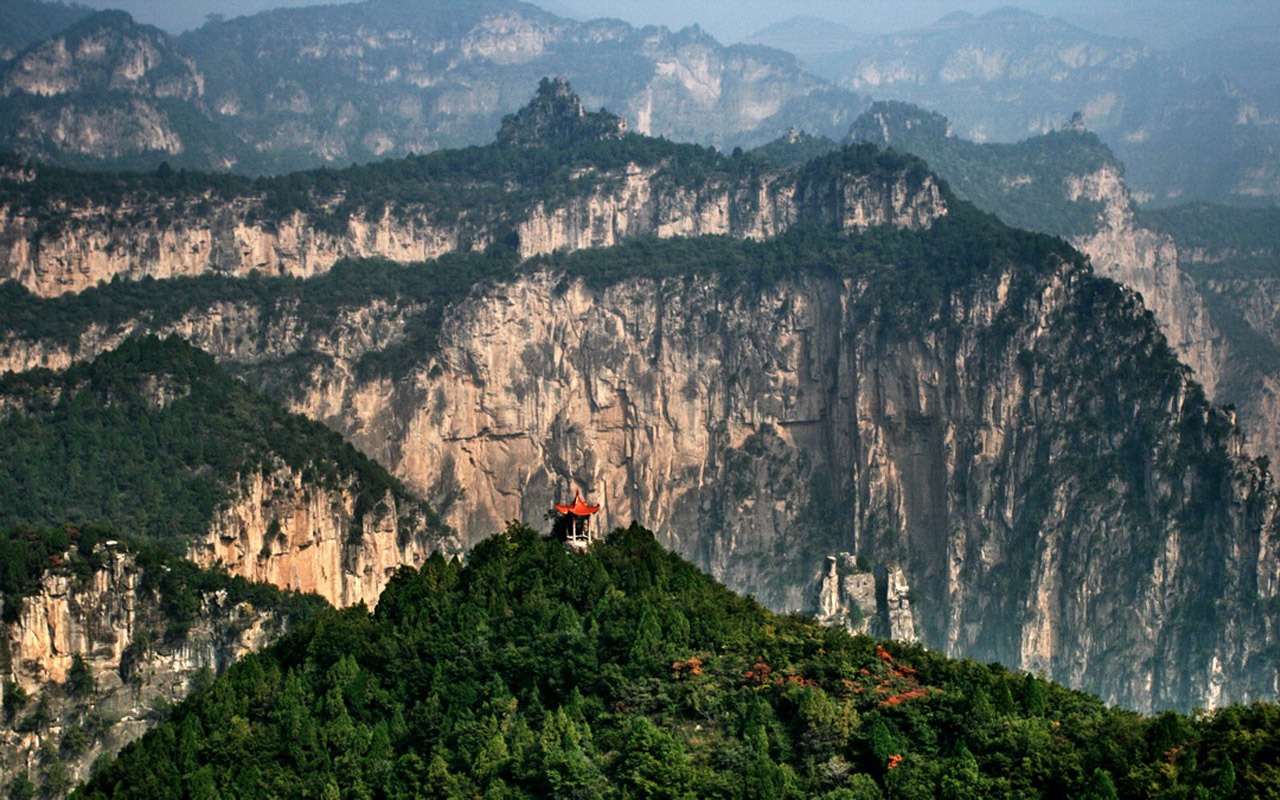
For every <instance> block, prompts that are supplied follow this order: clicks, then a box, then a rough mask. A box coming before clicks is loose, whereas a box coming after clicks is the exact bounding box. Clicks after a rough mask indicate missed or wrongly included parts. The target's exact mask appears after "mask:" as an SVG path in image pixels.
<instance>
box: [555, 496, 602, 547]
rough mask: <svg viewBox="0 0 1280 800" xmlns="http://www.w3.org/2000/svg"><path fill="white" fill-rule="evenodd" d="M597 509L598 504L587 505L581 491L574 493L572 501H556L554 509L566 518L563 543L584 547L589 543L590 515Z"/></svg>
mask: <svg viewBox="0 0 1280 800" xmlns="http://www.w3.org/2000/svg"><path fill="white" fill-rule="evenodd" d="M599 510H600V506H599V505H594V506H592V505H587V501H585V500H583V499H582V492H577V493H575V495H574V498H573V502H572V503H571V504H569V505H562V504H560V503H556V511H559V512H560V513H561V514H564V515H565V516H566V517H567V518H568V519H567V522H568V528H567V530H566V531H565V540H564V542H565V544H567V545H569V546H570V547H586V546H587V545H589V544H591V539H592V530H591V515H592V514H595V513H596V512H597V511H599Z"/></svg>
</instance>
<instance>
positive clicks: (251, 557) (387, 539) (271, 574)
mask: <svg viewBox="0 0 1280 800" xmlns="http://www.w3.org/2000/svg"><path fill="white" fill-rule="evenodd" d="M239 495H240V496H239V499H238V500H237V501H236V502H235V503H233V504H231V505H229V506H228V507H226V508H223V509H221V510H220V511H219V512H218V514H217V517H216V519H215V520H214V522H213V525H212V526H211V527H210V530H209V532H208V534H207V535H206V536H205V537H204V538H203V539H202V540H200V541H197V542H196V543H194V544H193V545H192V546H191V548H190V549H189V551H188V557H189V558H191V560H192V561H194V562H196V563H197V564H199V565H201V566H206V567H211V566H215V565H220V566H222V567H224V568H226V570H227V571H228V572H230V573H231V574H233V575H239V576H241V577H244V578H246V579H248V580H250V581H254V582H256V583H269V584H272V585H274V586H278V587H280V588H281V589H290V590H294V591H299V592H309V593H314V594H318V595H320V596H321V597H323V598H324V599H326V600H328V601H329V602H330V603H332V604H333V605H335V606H338V607H345V606H351V605H356V604H357V603H364V604H365V605H366V606H367V607H368V608H371V609H372V608H374V607H375V606H377V604H378V598H379V596H381V594H382V590H383V588H385V587H386V585H387V581H388V580H389V579H390V578H391V574H392V573H393V572H395V570H396V569H397V568H399V567H401V566H414V567H417V566H421V565H422V563H423V562H424V561H425V560H426V558H427V556H429V555H430V554H431V553H432V552H435V550H437V549H439V546H440V543H439V542H437V541H435V540H428V539H427V538H425V537H422V536H410V535H409V534H407V533H406V532H405V531H403V530H402V529H401V525H400V516H401V512H399V511H398V509H397V507H396V501H395V498H394V497H392V496H391V495H390V494H389V493H388V495H387V496H386V498H385V499H383V500H382V501H381V502H380V503H379V504H378V506H377V507H376V508H375V509H373V510H372V511H371V512H367V513H365V514H364V515H363V516H360V515H359V514H358V512H357V503H356V498H355V497H354V496H353V494H352V492H351V491H350V490H325V489H320V488H317V487H316V486H314V485H308V484H307V483H306V482H305V481H304V480H303V477H302V475H301V474H299V473H297V472H294V471H292V470H289V469H288V468H285V467H283V466H282V465H281V466H278V467H277V468H276V469H275V470H274V471H272V472H271V473H269V474H266V475H263V474H261V473H254V474H251V475H248V476H242V478H241V485H240V491H239Z"/></svg>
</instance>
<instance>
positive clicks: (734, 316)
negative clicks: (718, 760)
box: [10, 264, 1280, 709]
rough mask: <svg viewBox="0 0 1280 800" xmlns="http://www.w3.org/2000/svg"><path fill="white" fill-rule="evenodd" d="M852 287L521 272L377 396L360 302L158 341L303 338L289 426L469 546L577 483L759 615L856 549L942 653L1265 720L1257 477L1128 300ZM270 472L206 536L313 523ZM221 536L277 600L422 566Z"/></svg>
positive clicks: (1265, 517) (380, 320) (1064, 281)
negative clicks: (296, 418)
mask: <svg viewBox="0 0 1280 800" xmlns="http://www.w3.org/2000/svg"><path fill="white" fill-rule="evenodd" d="M871 289H872V284H869V283H867V282H865V281H862V280H857V279H836V278H833V277H819V276H817V275H808V276H804V275H800V276H797V277H794V278H792V279H787V280H785V281H782V282H781V283H778V284H775V285H771V286H768V287H766V288H763V289H748V288H745V287H743V286H741V285H735V286H733V287H731V286H726V285H724V284H722V283H721V282H719V281H718V280H717V279H715V278H711V277H706V278H687V279H670V280H666V281H651V280H630V281H624V282H622V283H618V284H615V285H613V286H610V287H607V288H600V289H593V288H588V287H587V286H586V285H584V284H582V283H580V282H564V281H563V280H562V277H561V276H559V275H554V274H540V275H534V276H530V277H527V278H522V279H519V280H515V281H512V282H508V283H506V284H501V285H498V286H496V287H493V288H492V289H490V290H487V291H485V292H483V293H480V294H477V295H475V296H474V297H472V298H471V299H470V300H468V301H466V302H464V303H461V304H459V305H457V306H455V307H453V308H452V309H451V310H450V312H449V313H448V314H447V316H446V318H445V320H444V323H443V328H442V331H441V334H440V342H439V349H438V351H437V352H436V353H435V354H434V355H432V356H429V357H424V363H423V364H422V365H421V366H420V367H419V368H417V369H415V370H413V371H412V372H410V373H409V374H407V375H404V376H402V377H400V378H398V379H396V380H388V379H377V380H373V381H365V380H361V379H360V378H359V377H358V374H359V373H358V370H356V369H355V367H354V365H355V364H356V363H357V362H358V361H359V359H360V357H361V356H362V354H364V353H365V352H368V350H369V349H371V348H376V347H378V346H380V343H383V342H386V341H387V337H388V336H394V333H393V331H394V329H395V325H394V320H395V319H396V318H397V317H396V314H397V312H396V311H395V310H394V309H389V308H386V307H370V308H366V309H352V310H348V311H345V312H344V313H343V315H342V316H341V317H340V318H339V319H335V320H333V323H332V327H331V328H325V329H323V330H308V329H307V326H306V325H305V324H302V323H301V322H300V320H297V319H292V320H291V319H290V318H289V317H288V316H287V315H284V316H281V315H277V318H275V321H273V322H272V323H271V324H272V325H276V326H279V332H280V334H281V335H280V336H279V337H278V338H277V337H275V336H274V335H273V336H269V337H254V336H247V337H246V336H244V335H242V334H243V330H242V329H241V328H240V326H241V325H244V324H248V325H250V326H252V324H253V322H252V317H251V315H244V314H239V313H234V311H235V310H234V309H230V308H221V309H218V313H216V314H213V315H210V316H208V317H207V318H204V319H200V317H201V315H199V314H196V315H194V316H193V317H192V319H189V320H186V321H185V322H183V323H182V324H181V325H180V327H181V328H182V329H183V330H184V332H185V333H186V335H189V336H191V337H193V341H194V342H195V343H196V344H197V345H199V346H202V347H206V348H209V349H211V350H212V351H213V352H215V353H219V355H220V357H223V358H225V359H228V360H231V359H233V358H234V360H237V361H240V362H241V363H245V362H249V363H252V362H254V361H255V360H263V361H264V362H269V361H270V359H271V358H272V357H280V356H284V355H287V354H288V352H290V348H294V347H299V346H301V344H302V343H305V342H324V343H325V344H324V347H325V348H327V349H326V350H325V353H326V355H327V357H328V360H327V361H326V362H324V363H322V364H321V365H320V366H317V367H316V368H315V369H314V370H312V371H311V372H310V373H309V374H308V375H307V376H306V378H305V380H304V381H303V383H302V384H300V385H297V386H294V387H292V388H293V391H294V394H293V400H292V402H293V404H294V407H295V409H296V410H299V411H302V412H304V413H306V414H307V415H308V416H311V417H312V418H316V419H323V420H326V421H328V422H329V423H330V424H331V425H333V426H335V427H337V428H338V429H339V430H341V431H343V432H344V433H345V434H346V435H347V436H348V437H349V438H350V439H351V440H352V441H353V442H355V443H356V444H357V445H358V446H359V447H360V448H361V449H362V450H364V451H365V452H366V453H367V454H369V455H370V456H371V457H374V458H376V459H378V460H379V461H381V462H382V463H384V464H387V465H388V466H390V467H392V468H393V471H395V472H396V473H397V474H398V475H399V476H400V477H401V478H402V479H404V480H405V481H406V482H408V483H409V484H410V485H411V486H412V487H413V488H415V489H417V490H418V491H420V492H422V493H423V494H424V496H426V497H427V499H428V500H430V501H432V503H433V505H434V506H435V507H436V508H437V509H438V510H439V511H440V512H441V513H442V514H443V515H444V516H445V519H446V521H447V522H449V523H450V524H451V525H453V526H455V528H456V529H457V530H459V531H462V532H463V535H464V537H465V538H466V539H468V540H470V541H474V540H475V539H477V538H479V537H482V536H484V535H487V534H488V533H491V532H493V531H496V530H499V529H501V527H502V526H503V524H504V523H505V521H506V520H508V519H513V518H518V519H525V520H538V519H541V517H542V515H543V513H544V512H545V511H546V510H547V509H548V508H550V506H551V504H552V502H553V501H555V500H557V499H564V498H566V497H571V496H572V493H573V491H574V490H575V489H581V490H583V492H584V494H586V495H587V496H589V497H590V498H591V499H592V502H601V503H603V506H604V508H603V510H602V512H601V514H602V520H601V522H602V523H603V524H604V525H605V526H610V527H611V526H615V525H625V524H627V523H629V522H630V521H631V520H632V519H637V520H642V521H644V522H645V523H646V524H647V525H650V526H652V527H653V528H654V529H655V530H656V531H658V533H659V535H660V536H661V537H663V539H664V541H665V543H666V544H668V545H669V546H671V547H672V548H674V549H676V550H678V551H679V552H681V553H683V554H685V555H686V556H688V557H690V558H691V559H693V560H694V561H695V562H696V563H698V564H700V565H702V566H703V567H704V568H706V569H708V570H709V571H710V572H711V573H712V574H714V575H715V576H716V577H718V578H720V579H722V580H724V581H725V582H726V583H728V584H729V585H730V586H731V587H733V588H735V589H737V590H739V591H744V592H750V593H752V594H754V595H755V596H757V597H758V598H760V599H761V600H763V601H765V602H766V603H768V604H769V605H771V606H773V607H775V608H779V609H786V610H817V602H816V601H817V598H818V596H819V585H820V581H821V579H822V577H823V574H824V572H825V565H826V558H827V556H828V555H829V554H831V553H839V552H857V553H859V554H865V555H867V557H868V558H870V559H871V560H872V561H873V562H874V563H879V564H890V563H894V564H898V565H900V567H901V579H902V583H903V584H904V585H905V584H909V586H910V587H911V593H910V599H911V601H912V602H911V603H910V605H909V606H907V607H906V608H905V609H899V610H909V612H910V614H911V616H912V623H913V625H912V627H914V629H915V631H916V632H917V633H918V635H919V636H920V638H921V639H922V640H923V641H924V642H925V643H926V644H928V645H930V646H933V647H937V648H940V649H943V650H945V651H947V652H948V653H952V654H956V655H967V656H973V657H978V658H984V659H997V660H1001V661H1003V662H1005V663H1007V664H1010V665H1012V666H1014V667H1019V668H1025V669H1032V670H1042V671H1044V672H1045V673H1046V674H1048V675H1050V676H1052V677H1054V678H1057V679H1060V680H1063V681H1065V682H1067V683H1069V684H1071V685H1073V686H1079V687H1082V688H1087V689H1089V690H1091V691H1095V692H1098V693H1100V694H1102V695H1103V696H1104V697H1105V698H1107V699H1108V700H1111V701H1113V702H1119V703H1123V704H1125V705H1129V706H1133V707H1135V708H1142V709H1150V708H1160V707H1168V706H1177V707H1183V708H1190V707H1193V706H1196V705H1208V704H1216V703H1225V702H1232V701H1237V700H1249V699H1253V698H1258V697H1264V696H1274V694H1275V693H1276V691H1277V688H1280V687H1277V685H1276V681H1277V676H1276V669H1275V663H1276V659H1275V658H1274V655H1275V653H1276V652H1277V636H1276V631H1275V619H1274V613H1273V612H1272V611H1271V610H1270V609H1272V608H1274V603H1275V601H1274V598H1275V597H1276V595H1277V593H1278V592H1280V555H1278V554H1277V548H1278V547H1280V543H1278V542H1277V540H1276V538H1277V534H1276V526H1275V521H1274V516H1275V506H1274V500H1273V499H1272V494H1271V485H1270V480H1269V478H1268V477H1267V476H1266V474H1265V473H1264V472H1262V471H1260V470H1259V469H1258V467H1257V466H1255V465H1254V464H1253V463H1252V462H1250V461H1249V460H1248V458H1247V456H1246V454H1245V452H1244V450H1243V448H1242V443H1241V439H1240V435H1239V432H1238V430H1236V429H1235V428H1234V427H1233V420H1232V419H1231V418H1230V417H1229V416H1228V415H1226V414H1225V412H1221V411H1215V410H1213V409H1211V408H1210V407H1209V406H1208V404H1207V403H1206V402H1205V401H1204V399H1203V394H1202V391H1201V389H1200V387H1199V386H1198V385H1197V384H1194V383H1192V382H1191V380H1190V378H1189V376H1188V374H1186V372H1185V371H1184V370H1183V368H1181V367H1179V366H1178V365H1177V363H1176V361H1175V360H1174V358H1173V356H1172V354H1171V353H1169V352H1168V351H1167V350H1166V349H1165V348H1164V344H1163V339H1162V337H1160V336H1159V334H1158V332H1157V330H1156V328H1155V326H1154V325H1153V324H1152V322H1151V320H1150V318H1149V315H1148V312H1146V310H1145V309H1144V308H1143V306H1142V305H1141V303H1140V302H1139V301H1138V300H1137V299H1136V298H1135V297H1134V296H1133V295H1131V294H1126V293H1125V292H1123V291H1121V290H1120V289H1118V288H1116V287H1115V286H1114V285H1113V284H1110V283H1109V282H1105V281H1100V280H1098V279H1096V278H1094V277H1092V276H1090V275H1089V274H1088V273H1087V272H1086V271H1084V270H1083V269H1081V268H1078V267H1072V266H1067V265H1063V266H1061V267H1059V268H1057V269H1054V270H1048V271H1045V270H1039V271H1037V270H1034V269H1030V268H1028V267H1026V266H1021V265H1014V264H1010V265H1007V266H1006V267H1003V268H1001V269H998V270H995V271H993V272H992V273H991V274H989V275H987V276H986V277H984V278H982V279H980V280H977V281H976V282H974V283H973V284H972V285H969V286H967V287H966V288H965V289H963V290H960V291H957V292H956V293H953V294H952V295H949V296H946V297H943V298H942V299H941V301H940V303H941V305H938V306H937V307H935V308H933V310H932V311H925V312H921V313H922V316H920V318H919V319H915V320H914V321H911V322H909V323H906V322H904V321H903V320H902V319H901V318H900V317H898V316H895V314H893V313H888V314H886V313H885V309H884V308H882V307H881V306H880V305H879V301H878V300H877V298H876V296H875V294H874V293H873V292H872V291H871ZM310 324H314V323H310ZM21 351H22V348H21V347H18V346H17V343H15V347H14V349H12V350H11V354H10V357H11V358H16V359H21V358H28V359H29V358H32V357H34V356H32V355H30V354H29V355H26V356H23V355H22V352H21ZM33 352H34V351H33ZM50 355H51V351H47V350H46V351H43V357H49V356H50ZM68 357H69V356H68ZM254 480H256V479H254ZM273 480H274V481H276V484H275V486H280V487H283V488H284V493H283V495H282V497H283V498H287V499H285V500H284V501H283V502H282V504H281V505H279V506H277V507H275V508H274V509H273V510H270V511H267V510H265V509H266V506H264V505H263V503H264V500H265V498H266V497H267V496H268V495H269V494H270V495H274V494H275V487H269V485H268V484H267V483H264V484H263V485H262V486H257V487H255V486H248V487H247V488H246V497H253V498H257V499H253V500H246V505H247V508H246V509H245V510H242V511H236V512H234V513H233V514H231V515H230V516H229V517H228V519H232V520H237V519H244V520H252V523H251V524H248V525H247V528H246V529H253V530H258V531H264V532H265V531H266V530H267V529H268V528H269V527H270V524H271V520H272V519H283V518H288V517H289V516H290V514H293V513H300V514H302V516H303V517H307V516H308V515H314V514H317V513H318V512H317V511H316V510H315V507H316V503H317V502H319V503H321V504H322V505H323V504H325V503H328V504H333V503H335V502H338V501H337V500H336V499H334V498H329V499H328V500H324V501H315V500H307V499H305V498H301V497H297V496H295V495H291V494H290V492H291V491H292V489H291V487H292V486H294V484H292V483H291V479H288V480H286V479H283V478H280V477H277V478H274V479H273ZM309 503H310V505H308V504H309ZM268 505H270V504H269V503H268ZM338 505H341V503H338ZM289 509H293V510H289ZM236 515H240V516H236ZM339 516H340V515H339ZM236 524H237V523H230V524H229V526H228V530H230V531H231V534H230V535H229V536H228V537H227V539H226V540H225V541H226V542H227V543H228V544H227V547H226V552H225V553H224V555H223V556H222V558H223V559H224V560H226V561H229V562H233V563H237V564H240V565H241V566H238V567H235V568H236V569H240V570H246V571H247V572H246V574H253V575H256V576H260V577H267V578H268V579H271V580H276V581H281V580H284V581H288V580H289V575H291V574H293V575H302V574H308V575H313V576H321V575H323V576H324V577H323V580H320V581H319V582H320V583H321V584H323V585H326V586H328V587H329V588H328V589H327V590H326V591H328V592H330V593H331V599H334V600H335V602H349V601H350V602H354V601H355V600H356V599H357V595H359V594H360V593H362V592H366V591H368V587H371V586H372V585H373V583H372V582H371V581H372V580H373V579H371V578H367V577H365V576H369V575H374V576H376V574H377V572H378V571H379V570H380V569H381V570H385V569H386V568H388V567H389V566H390V564H391V562H393V561H396V560H397V559H414V558H417V557H419V555H420V554H419V553H418V552H417V551H413V550H408V549H404V548H401V549H400V550H399V552H397V551H396V548H394V547H389V546H388V547H385V548H384V547H382V546H379V547H378V548H375V549H376V550H377V553H376V554H374V555H367V556H366V555H360V556H358V557H356V558H355V560H354V562H349V561H347V560H344V559H347V558H351V557H350V556H343V557H341V558H339V559H338V561H339V562H340V564H337V565H333V566H328V567H324V568H320V567H317V566H314V565H313V562H311V561H307V559H310V558H311V557H312V556H311V553H312V552H314V553H319V552H322V551H324V550H325V548H328V549H329V550H330V551H332V552H335V553H336V552H337V548H336V547H335V546H333V545H330V544H312V543H315V542H319V541H321V540H324V541H330V539H326V537H329V536H330V534H328V533H325V534H323V535H319V536H317V535H313V534H312V533H311V532H310V531H312V530H315V528H314V527H311V526H310V525H308V524H298V525H296V526H295V527H294V528H292V529H291V531H290V533H289V534H288V536H287V537H286V538H287V539H288V540H289V541H290V542H291V544H289V545H288V546H281V547H280V548H279V549H278V550H277V549H274V548H275V547H276V546H275V545H274V544H272V545H271V546H270V547H264V544H266V542H265V536H264V534H251V535H248V536H244V535H240V534H239V533H237V532H236V530H237V529H236V527H235V525H236ZM374 527H375V528H377V526H376V525H375V526H374ZM282 530H283V525H282ZM222 541H223V540H222V539H218V540H217V541H211V542H210V543H208V545H207V546H208V547H209V548H210V549H209V550H208V552H207V554H206V555H205V556H203V558H206V559H208V560H209V561H211V560H213V559H214V558H215V556H213V555H212V553H213V552H214V549H216V547H220V546H222V544H221V542H222ZM464 543H465V542H459V543H458V544H464ZM286 552H287V553H289V555H288V556H285V555H284V554H285V553H286ZM295 557H296V558H298V559H301V560H297V561H293V560H292V559H294V558H295ZM206 563H207V562H206ZM326 563H328V564H333V562H332V561H328V562H326ZM351 563H357V564H358V565H359V566H355V567H351V566H349V565H350V564H351ZM255 570H256V571H255ZM338 575H341V576H342V577H341V578H339V579H337V581H336V582H334V578H333V576H338ZM285 585H288V584H287V583H286V584H285ZM347 587H353V588H347ZM355 587H358V588H355ZM899 594H900V596H901V597H903V598H907V597H908V595H907V594H906V591H905V589H902V590H901V591H900V592H899ZM886 599H887V598H886ZM365 600H366V602H369V600H368V596H367V595H365Z"/></svg>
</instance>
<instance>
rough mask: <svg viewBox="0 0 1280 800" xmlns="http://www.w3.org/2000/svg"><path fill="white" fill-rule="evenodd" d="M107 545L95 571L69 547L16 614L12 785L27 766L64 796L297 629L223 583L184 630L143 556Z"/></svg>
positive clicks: (7, 759) (3, 732)
mask: <svg viewBox="0 0 1280 800" xmlns="http://www.w3.org/2000/svg"><path fill="white" fill-rule="evenodd" d="M98 547H99V550H100V552H99V553H98V554H97V555H98V557H97V558H96V559H95V560H96V561H97V564H96V566H94V567H93V568H92V569H90V570H88V571H87V575H86V576H85V577H77V576H76V573H73V572H70V571H68V567H69V566H70V564H71V563H72V561H73V556H72V555H71V554H67V556H65V558H64V559H63V562H64V563H63V566H62V567H61V568H53V569H51V570H49V571H48V572H47V573H46V574H45V576H44V579H43V581H42V583H41V585H40V588H39V591H38V592H37V593H36V594H35V595H34V596H32V597H26V598H22V600H21V608H20V610H19V611H17V613H16V614H13V613H6V618H8V617H10V616H13V617H16V618H15V619H14V621H12V622H7V623H5V624H4V625H3V628H2V630H3V633H4V640H3V642H0V672H2V673H3V676H2V677H3V688H0V696H3V699H4V707H5V709H6V711H8V710H12V715H11V716H9V717H8V718H6V719H3V720H0V758H3V763H4V770H3V772H4V775H5V776H6V778H5V785H6V786H7V785H8V783H9V781H10V780H11V779H13V778H16V777H17V776H18V775H20V774H23V773H25V774H26V775H27V776H28V778H29V779H30V780H32V781H33V782H35V783H36V784H37V785H44V786H45V787H46V789H48V790H50V791H52V792H53V794H54V796H61V795H62V794H63V793H65V791H66V789H68V788H69V787H70V786H71V785H73V784H74V783H75V782H78V781H80V780H83V779H84V778H85V777H87V776H88V772H89V766H90V764H92V763H93V762H94V760H95V759H97V758H99V757H101V756H104V755H107V756H109V755H111V754H114V753H116V752H118V751H119V750H120V748H122V747H124V745H126V744H128V743H129V742H131V741H133V740H134V739H137V738H138V737H140V736H141V735H142V734H143V733H144V732H145V731H146V730H147V729H148V728H150V727H151V725H152V724H154V722H155V721H156V720H157V719H158V718H159V716H160V713H158V712H161V711H162V710H163V709H164V708H167V707H168V706H169V704H172V703H176V702H178V701H179V700H181V699H183V698H184V697H186V695H187V694H188V693H189V692H190V690H191V689H192V688H193V687H194V686H196V685H199V684H201V683H203V682H207V680H209V679H211V677H212V676H213V675H216V674H218V673H220V672H221V671H222V670H223V669H225V668H226V667H227V666H229V665H230V664H231V663H233V662H234V661H236V660H237V659H239V658H240V657H242V656H243V655H245V654H247V653H250V652H252V651H254V650H257V649H259V648H261V647H263V646H265V645H266V644H268V643H270V642H271V641H273V640H275V639H276V638H278V637H279V636H280V635H281V634H282V633H283V632H284V631H285V630H286V629H287V627H288V625H289V620H288V618H287V617H285V616H283V615H281V614H279V613H277V612H275V611H274V610H273V609H271V608H261V607H252V606H250V605H249V604H247V603H236V602H231V601H229V600H228V597H227V594H226V592H224V591H220V592H212V593H208V594H205V595H202V596H200V598H199V603H200V607H199V610H198V613H197V614H196V615H195V619H194V622H193V623H191V624H190V625H189V626H187V625H182V626H180V625H179V624H177V623H175V622H174V620H173V619H172V618H171V616H170V614H169V613H168V612H167V611H166V610H165V605H164V602H163V598H162V597H161V596H160V595H159V594H158V593H157V591H156V590H154V589H150V588H147V587H146V584H145V583H144V581H143V571H142V568H141V567H140V566H139V564H138V562H137V559H136V558H135V556H134V555H133V554H132V553H130V552H127V551H126V550H124V549H123V548H122V547H120V546H119V545H117V544H116V543H114V542H107V543H104V544H100V545H98ZM7 602H8V604H9V605H11V606H12V605H13V604H14V603H15V600H14V599H13V598H10V599H9V600H8V601H7ZM6 611H7V612H13V609H12V608H9V609H6Z"/></svg>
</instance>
